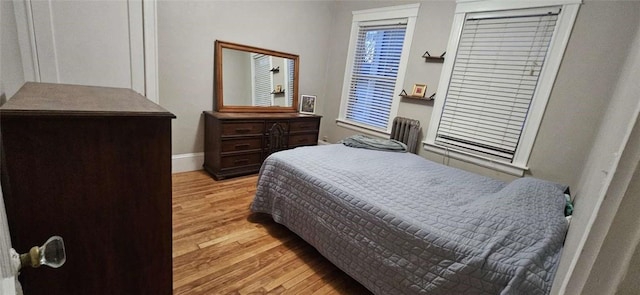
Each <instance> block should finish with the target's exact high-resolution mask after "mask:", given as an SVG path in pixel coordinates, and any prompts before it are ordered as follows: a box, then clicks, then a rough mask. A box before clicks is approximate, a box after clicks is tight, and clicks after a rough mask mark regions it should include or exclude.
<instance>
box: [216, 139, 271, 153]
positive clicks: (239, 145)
mask: <svg viewBox="0 0 640 295" xmlns="http://www.w3.org/2000/svg"><path fill="white" fill-rule="evenodd" d="M221 148H222V152H223V153H228V152H237V151H247V150H260V149H262V137H253V138H238V139H224V140H222V144H221Z"/></svg>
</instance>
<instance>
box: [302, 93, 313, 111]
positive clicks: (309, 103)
mask: <svg viewBox="0 0 640 295" xmlns="http://www.w3.org/2000/svg"><path fill="white" fill-rule="evenodd" d="M300 98H301V99H300V113H303V114H315V113H316V96H315V95H304V94H303V95H301V97H300Z"/></svg>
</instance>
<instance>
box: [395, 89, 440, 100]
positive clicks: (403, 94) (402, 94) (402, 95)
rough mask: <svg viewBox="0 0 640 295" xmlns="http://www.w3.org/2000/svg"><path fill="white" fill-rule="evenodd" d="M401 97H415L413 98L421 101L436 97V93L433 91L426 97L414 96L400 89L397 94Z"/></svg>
mask: <svg viewBox="0 0 640 295" xmlns="http://www.w3.org/2000/svg"><path fill="white" fill-rule="evenodd" d="M399 96H400V97H402V98H407V99H415V100H422V101H433V100H435V99H436V93H435V92H434V93H433V94H431V95H430V96H428V97H425V96H415V95H407V93H406V92H405V91H404V90H402V92H401V93H400V95H399Z"/></svg>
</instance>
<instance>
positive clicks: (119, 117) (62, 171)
mask: <svg viewBox="0 0 640 295" xmlns="http://www.w3.org/2000/svg"><path fill="white" fill-rule="evenodd" d="M172 118H175V116H174V115H173V114H171V113H170V112H168V111H166V110H164V109H163V108H161V107H159V106H158V105H156V104H154V103H152V102H150V101H149V100H147V99H146V98H145V97H143V96H141V95H139V94H137V93H135V92H134V91H132V90H129V89H120V88H106V87H89V86H73V85H60V84H47V83H27V84H25V85H24V86H23V87H22V88H21V89H20V90H19V92H18V93H17V94H16V95H15V96H14V97H13V98H12V99H10V100H9V101H8V102H7V103H5V104H4V105H3V106H2V107H1V108H0V128H1V129H2V142H3V150H2V170H1V173H2V190H3V193H4V200H5V205H6V211H7V217H8V220H9V229H10V231H11V240H12V242H13V247H14V248H15V249H16V250H17V251H19V252H21V253H24V252H27V251H29V248H30V247H31V246H35V245H38V246H40V245H42V243H43V242H45V241H46V240H47V238H49V237H50V236H52V235H59V236H62V237H63V238H64V242H65V246H66V254H67V261H66V264H64V265H63V266H62V267H60V268H58V269H52V268H49V267H46V266H42V267H40V268H38V269H23V270H22V272H21V275H20V277H19V279H20V281H21V282H22V286H23V289H24V294H172V261H171V257H172V253H171V241H172V237H171V119H172Z"/></svg>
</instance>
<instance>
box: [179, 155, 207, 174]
mask: <svg viewBox="0 0 640 295" xmlns="http://www.w3.org/2000/svg"><path fill="white" fill-rule="evenodd" d="M202 163H204V153H191V154H179V155H173V156H171V173H178V172H187V171H196V170H202Z"/></svg>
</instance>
